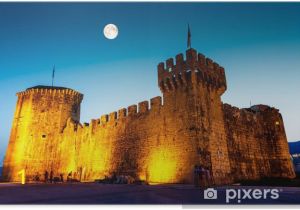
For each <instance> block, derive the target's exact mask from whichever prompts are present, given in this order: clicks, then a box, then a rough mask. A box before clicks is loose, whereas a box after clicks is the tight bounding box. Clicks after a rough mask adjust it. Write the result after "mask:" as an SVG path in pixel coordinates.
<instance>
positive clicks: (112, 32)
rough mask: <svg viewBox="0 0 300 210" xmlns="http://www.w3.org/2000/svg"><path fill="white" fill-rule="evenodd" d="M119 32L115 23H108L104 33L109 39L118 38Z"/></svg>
mask: <svg viewBox="0 0 300 210" xmlns="http://www.w3.org/2000/svg"><path fill="white" fill-rule="evenodd" d="M118 33H119V31H118V27H117V26H116V25H114V24H107V25H106V26H105V27H104V29H103V34H104V36H105V37H106V38H107V39H115V38H117V36H118Z"/></svg>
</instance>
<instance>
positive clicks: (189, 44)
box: [187, 24, 192, 49]
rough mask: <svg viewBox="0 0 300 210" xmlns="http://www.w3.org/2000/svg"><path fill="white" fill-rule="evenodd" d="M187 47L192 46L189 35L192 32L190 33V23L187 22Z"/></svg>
mask: <svg viewBox="0 0 300 210" xmlns="http://www.w3.org/2000/svg"><path fill="white" fill-rule="evenodd" d="M187 36H188V37H187V48H188V49H191V48H192V42H191V37H192V34H191V30H190V24H188V34H187Z"/></svg>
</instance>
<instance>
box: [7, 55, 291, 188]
mask: <svg viewBox="0 0 300 210" xmlns="http://www.w3.org/2000/svg"><path fill="white" fill-rule="evenodd" d="M158 86H159V87H160V90H161V92H162V94H163V96H162V97H159V96H158V97H155V98H153V99H151V100H150V101H149V102H148V101H144V102H141V103H138V104H137V105H132V106H129V107H128V108H123V109H120V110H118V111H117V112H112V113H110V114H108V115H103V116H101V117H100V118H99V119H94V120H91V122H90V123H84V124H80V123H78V122H79V116H80V102H81V100H82V95H81V94H80V93H78V92H76V91H73V90H70V89H66V88H57V87H54V88H52V87H35V88H31V89H29V90H27V91H25V92H21V93H19V94H18V103H17V108H16V113H15V117H14V123H13V128H12V132H11V137H10V143H9V146H8V149H7V153H6V158H5V161H4V172H3V175H4V178H5V179H6V180H9V181H18V180H20V177H19V176H18V174H17V172H18V171H20V170H21V169H25V173H26V178H27V180H33V179H34V176H35V175H36V174H37V173H39V174H41V175H42V174H43V173H44V172H45V170H47V171H48V172H50V171H53V172H54V176H59V175H60V174H63V176H64V178H65V179H66V177H67V175H68V174H69V173H71V174H72V177H73V178H74V179H77V180H80V181H93V180H95V179H101V178H104V177H105V176H111V175H112V174H113V173H116V174H122V175H131V176H133V177H134V178H136V179H141V180H147V181H149V182H158V183H192V182H193V170H194V166H195V165H202V166H204V167H206V168H207V169H209V170H210V172H211V174H212V177H213V180H214V183H215V184H226V183H232V182H234V181H236V180H240V179H257V178H260V177H263V176H268V177H270V176H280V177H293V176H294V173H293V169H292V166H291V165H290V162H288V159H287V156H288V148H287V141H286V136H285V132H284V127H283V122H282V119H281V116H280V114H279V113H278V111H277V110H275V109H271V108H270V109H263V108H262V107H261V106H259V107H258V108H259V109H258V110H255V111H254V109H255V108H252V109H251V110H250V109H249V110H245V109H242V110H239V109H237V108H233V107H231V106H229V105H223V104H222V101H221V95H222V94H223V93H224V92H225V91H226V78H225V72H224V69H223V68H222V67H220V66H219V65H218V64H217V63H215V62H213V61H212V60H211V59H209V58H205V57H204V56H203V55H201V54H197V52H196V51H195V50H194V49H190V50H188V51H187V52H186V55H185V58H184V55H182V54H179V55H177V56H176V59H175V62H174V61H173V59H172V58H171V59H168V60H167V61H166V62H165V63H160V64H159V65H158ZM256 108H257V107H256ZM270 110H272V111H270ZM245 113H246V114H245ZM240 116H241V117H240ZM248 118H249V119H248ZM256 118H257V119H256ZM249 120H250V121H251V120H252V121H251V122H250V121H249ZM277 121H278V122H279V124H278V123H277ZM274 123H275V124H276V126H275V125H274ZM266 160H267V161H266ZM275 169H276V171H275ZM42 178H43V176H41V179H42Z"/></svg>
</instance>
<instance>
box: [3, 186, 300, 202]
mask: <svg viewBox="0 0 300 210" xmlns="http://www.w3.org/2000/svg"><path fill="white" fill-rule="evenodd" d="M228 188H233V189H235V190H238V189H261V190H263V189H266V188H268V189H278V191H279V198H278V199H276V200H273V199H270V198H269V199H260V200H255V199H247V200H242V201H241V204H300V188H292V187H276V188H275V187H245V186H243V187H241V186H228V187H226V186H223V187H217V188H216V190H217V196H218V199H217V200H205V199H203V197H204V191H203V189H200V188H195V187H194V186H192V185H116V184H97V183H74V184H67V183H64V184H26V185H20V184H11V183H0V204H226V199H225V194H226V193H225V191H226V189H228ZM230 203H231V204H236V203H238V201H237V199H236V200H232V201H231V202H230Z"/></svg>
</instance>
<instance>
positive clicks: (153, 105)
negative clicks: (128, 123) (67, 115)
mask: <svg viewBox="0 0 300 210" xmlns="http://www.w3.org/2000/svg"><path fill="white" fill-rule="evenodd" d="M149 105H150V106H149ZM161 107H162V98H161V97H160V96H157V97H154V98H151V99H150V103H149V101H142V102H139V103H138V104H137V105H136V104H133V105H131V106H128V107H127V108H121V109H119V110H118V111H115V112H111V113H109V114H104V115H101V117H100V118H99V119H92V120H91V121H90V122H89V123H87V122H85V123H83V126H81V127H82V128H83V129H85V128H86V129H94V128H95V127H97V126H99V125H100V126H104V125H106V124H109V123H113V122H118V121H121V120H125V119H127V118H130V117H137V116H139V117H140V116H142V115H144V114H149V113H150V112H152V113H153V112H159V110H160V109H161ZM74 124H76V123H75V122H74V121H72V123H71V122H69V121H68V123H67V125H66V128H69V127H71V128H72V129H73V128H74V126H75V125H74ZM77 124H80V123H79V122H77Z"/></svg>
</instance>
